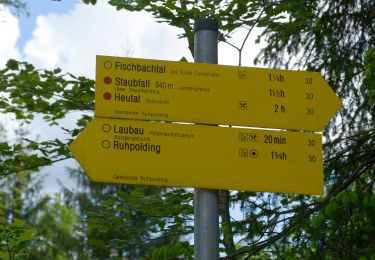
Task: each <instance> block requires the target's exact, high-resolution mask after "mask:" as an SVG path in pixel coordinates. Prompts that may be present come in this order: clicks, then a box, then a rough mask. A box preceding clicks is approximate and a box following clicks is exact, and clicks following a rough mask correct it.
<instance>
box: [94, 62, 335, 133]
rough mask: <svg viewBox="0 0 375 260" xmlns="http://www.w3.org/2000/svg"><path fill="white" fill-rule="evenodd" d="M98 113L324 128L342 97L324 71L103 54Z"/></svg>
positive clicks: (99, 69)
mask: <svg viewBox="0 0 375 260" xmlns="http://www.w3.org/2000/svg"><path fill="white" fill-rule="evenodd" d="M96 65H97V69H96V96H95V104H96V105H95V115H96V117H110V118H127V119H143V120H157V121H159V120H162V121H182V122H193V123H204V124H226V125H237V126H256V127H267V128H279V129H295V130H312V131H321V130H322V129H323V128H324V127H325V126H326V124H327V123H328V122H329V120H330V119H331V117H332V116H333V115H334V114H335V113H336V111H337V110H338V109H339V107H340V106H341V101H340V100H339V99H338V97H337V96H336V95H335V93H334V92H333V91H332V90H331V88H330V87H329V85H328V84H327V83H326V82H325V80H324V79H323V78H322V76H321V75H320V74H319V73H317V72H302V71H286V70H278V69H263V68H246V67H234V66H223V65H215V64H202V63H188V62H172V61H158V60H145V59H133V58H119V57H109V56H97V64H96Z"/></svg>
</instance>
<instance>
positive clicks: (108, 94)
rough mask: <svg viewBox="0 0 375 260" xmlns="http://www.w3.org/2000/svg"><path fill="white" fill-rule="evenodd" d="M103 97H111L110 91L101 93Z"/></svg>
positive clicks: (108, 98)
mask: <svg viewBox="0 0 375 260" xmlns="http://www.w3.org/2000/svg"><path fill="white" fill-rule="evenodd" d="M103 98H104V99H105V100H110V99H111V98H112V95H111V93H109V92H105V93H104V94H103Z"/></svg>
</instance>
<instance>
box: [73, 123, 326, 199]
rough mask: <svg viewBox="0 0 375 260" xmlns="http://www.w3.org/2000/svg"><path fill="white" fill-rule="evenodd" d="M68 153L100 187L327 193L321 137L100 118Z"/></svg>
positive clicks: (87, 128) (87, 129)
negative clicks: (325, 191)
mask: <svg viewBox="0 0 375 260" xmlns="http://www.w3.org/2000/svg"><path fill="white" fill-rule="evenodd" d="M70 150H71V151H72V153H73V155H74V157H75V158H76V159H77V160H78V161H79V162H80V164H81V166H82V168H83V169H84V170H85V171H86V173H87V174H88V176H89V177H90V178H91V180H93V181H97V182H108V183H129V184H147V185H162V186H185V187H198V188H212V189H236V190H248V191H269V192H285V193H302V194H323V163H322V145H321V135H320V134H313V133H299V132H287V131H271V130H259V129H249V128H231V127H216V126H202V125H186V124H169V123H156V122H145V121H132V120H118V119H105V118H95V119H94V120H93V121H92V122H90V124H89V125H88V126H87V127H86V128H85V129H84V131H83V132H82V133H81V134H80V135H79V137H78V138H77V139H76V140H75V141H74V142H73V143H72V144H71V145H70Z"/></svg>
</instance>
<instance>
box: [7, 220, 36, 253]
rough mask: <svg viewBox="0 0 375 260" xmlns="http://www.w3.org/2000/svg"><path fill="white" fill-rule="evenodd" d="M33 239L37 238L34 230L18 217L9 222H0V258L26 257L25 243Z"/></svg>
mask: <svg viewBox="0 0 375 260" xmlns="http://www.w3.org/2000/svg"><path fill="white" fill-rule="evenodd" d="M35 239H37V236H36V233H35V230H34V229H32V228H30V227H29V226H28V225H27V224H26V223H25V222H24V221H22V220H20V219H15V220H14V222H13V223H11V224H6V225H1V224H0V258H1V259H24V258H26V256H28V253H26V248H27V244H28V243H30V241H32V240H35Z"/></svg>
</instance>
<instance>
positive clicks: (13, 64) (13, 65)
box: [6, 59, 18, 70]
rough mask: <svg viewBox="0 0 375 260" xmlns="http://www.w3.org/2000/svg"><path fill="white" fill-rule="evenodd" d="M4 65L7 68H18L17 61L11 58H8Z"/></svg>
mask: <svg viewBox="0 0 375 260" xmlns="http://www.w3.org/2000/svg"><path fill="white" fill-rule="evenodd" d="M6 66H7V68H8V69H11V70H18V61H16V60H13V59H9V60H8V62H7V64H6Z"/></svg>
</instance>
